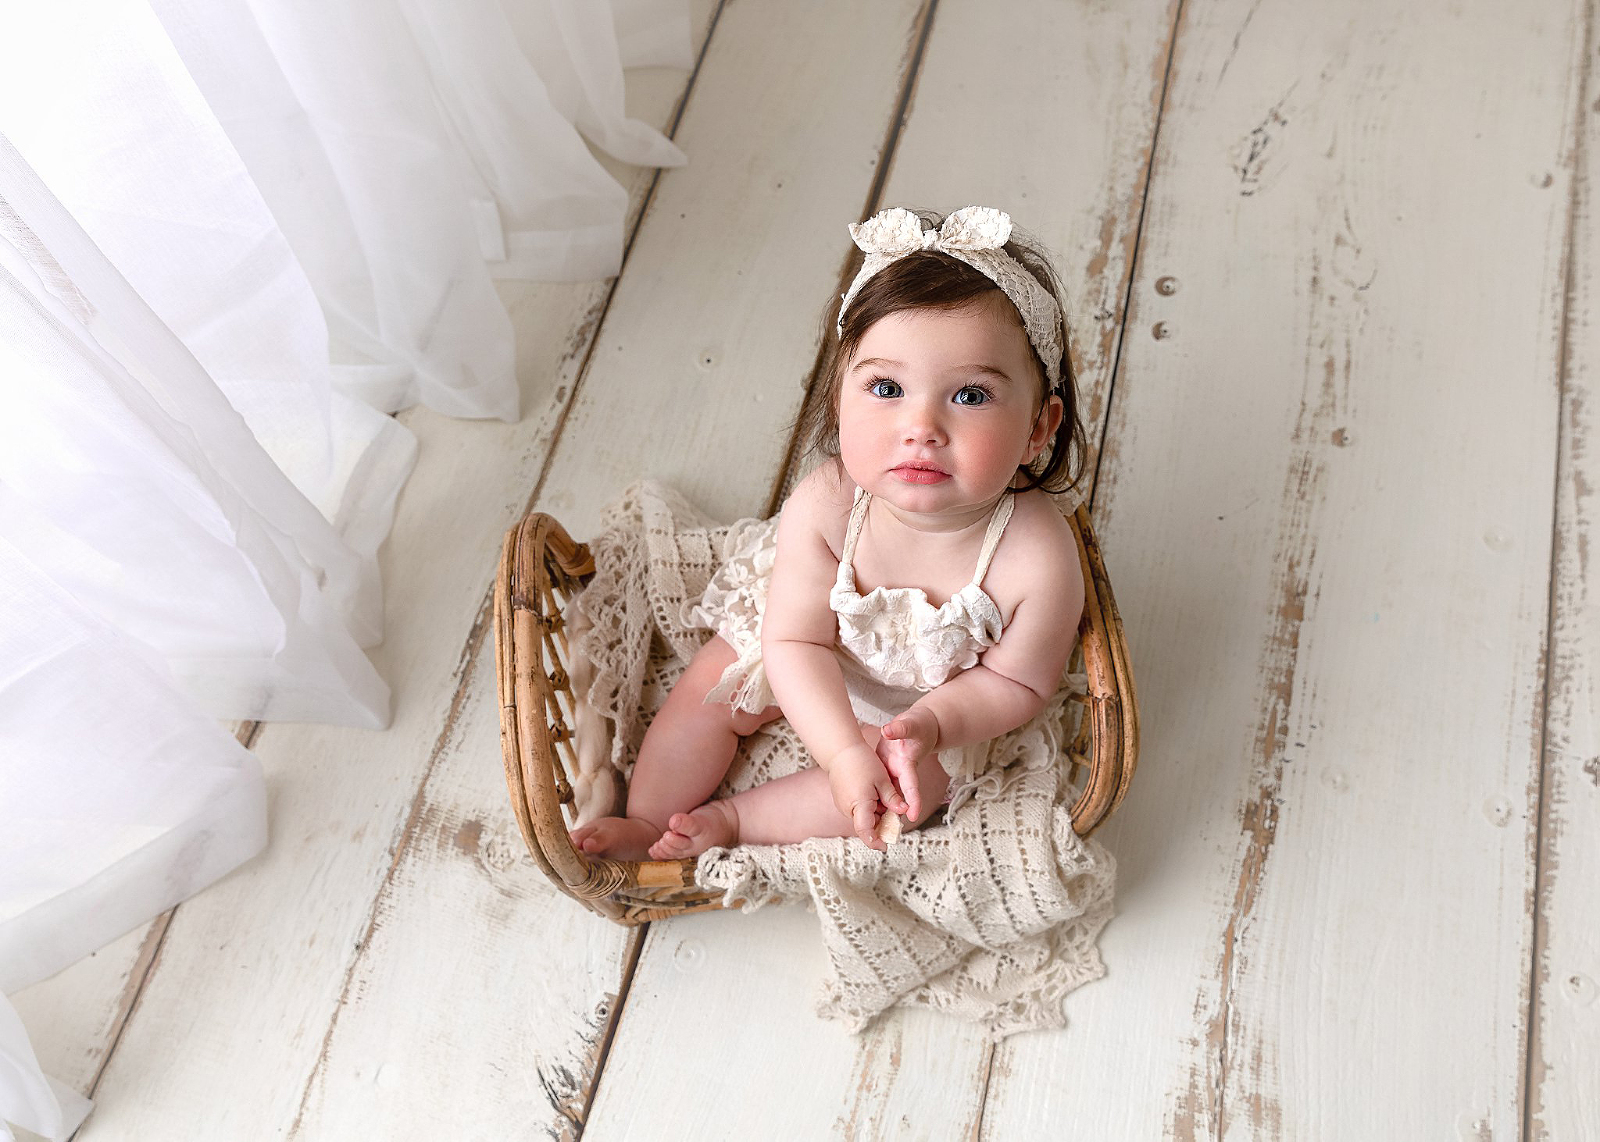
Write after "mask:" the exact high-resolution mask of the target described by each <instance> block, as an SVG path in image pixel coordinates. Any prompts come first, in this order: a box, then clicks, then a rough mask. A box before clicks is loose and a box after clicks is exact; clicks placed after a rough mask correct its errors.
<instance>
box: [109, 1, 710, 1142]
mask: <svg viewBox="0 0 1600 1142" xmlns="http://www.w3.org/2000/svg"><path fill="white" fill-rule="evenodd" d="M714 9H715V4H714V2H712V0H702V2H699V3H697V4H696V5H695V7H694V11H695V19H696V26H697V27H698V28H699V29H700V32H699V34H700V36H701V37H702V38H703V37H704V35H705V32H706V29H707V28H708V26H709V23H710V18H711V15H712V13H713V11H714ZM687 80H688V75H687V74H686V73H685V72H683V71H679V70H665V69H664V70H661V71H659V72H654V73H638V74H635V75H631V76H630V79H629V109H630V114H632V115H634V116H636V117H639V118H642V119H644V120H646V121H649V122H654V123H656V124H657V125H662V126H664V125H665V124H666V123H667V122H668V120H669V118H670V116H671V114H672V112H673V109H674V107H675V105H676V104H677V102H678V100H679V99H680V97H681V95H682V92H683V91H684V88H685V85H686V83H687ZM621 173H622V174H623V177H624V178H625V180H626V181H627V182H628V183H629V184H631V194H632V202H633V206H632V211H633V212H634V213H635V214H636V213H637V211H638V209H639V208H640V206H641V204H642V201H643V197H644V193H645V191H646V190H647V189H648V187H649V185H650V183H651V181H652V179H653V177H654V173H655V172H653V171H649V170H637V169H633V168H622V172H621ZM505 289H506V296H507V298H508V302H509V304H510V308H511V312H512V318H513V322H514V324H515V327H516V329H517V336H518V362H519V375H520V377H521V379H522V383H523V407H524V408H525V409H528V410H530V411H529V412H528V414H527V415H525V417H524V419H523V421H522V422H521V423H520V424H517V425H503V424H499V423H490V422H479V421H454V420H449V419H446V418H442V417H438V416H435V415H433V414H431V413H429V412H428V411H427V410H425V409H413V410H410V411H408V412H406V413H404V414H402V417H401V419H402V420H403V421H404V422H405V423H406V424H407V426H408V427H410V428H411V429H412V430H413V431H414V432H416V433H417V435H418V437H419V440H420V445H421V447H420V452H419V459H418V464H417V469H416V471H415V473H414V474H413V476H412V479H411V481H410V482H409V483H408V485H407V487H406V489H405V491H404V493H403V494H402V496H401V497H400V501H399V504H398V508H397V516H396V522H395V527H394V531H393V533H392V534H391V537H390V539H389V541H388V542H387V544H386V545H385V548H384V550H383V552H382V560H383V574H384V589H385V608H386V615H385V632H386V638H385V641H384V643H383V645H382V646H381V647H379V648H377V650H375V651H374V652H373V657H374V659H375V661H376V663H377V665H378V668H379V670H380V671H381V672H382V673H383V674H384V676H385V678H386V679H388V680H389V682H390V684H391V686H392V687H393V691H394V697H395V711H396V716H395V722H394V725H393V726H392V727H391V728H390V729H389V730H388V731H386V732H384V733H369V732H362V731H352V730H343V729H337V728H331V727H326V726H300V725H288V724H274V725H269V726H266V727H264V728H263V729H262V731H261V733H260V735H259V737H258V739H257V741H256V743H255V749H256V752H257V754H258V755H259V756H260V757H261V759H262V762H263V766H264V768H265V770H266V772H267V774H268V781H269V787H270V789H271V792H272V804H271V814H272V821H273V827H272V830H271V838H270V842H269V848H268V851H267V852H266V853H265V854H263V855H262V856H261V857H259V858H257V859H256V860H255V861H253V862H251V863H250V864H248V865H246V866H245V867H243V868H241V869H240V870H238V871H237V872H235V873H234V874H232V875H230V876H229V877H227V878H225V879H224V880H223V881H222V882H220V883H219V884H217V885H215V886H213V887H212V888H210V889H208V890H207V891H206V892H204V893H202V894H200V895H199V896H198V897H196V898H195V899H194V900H192V901H190V902H189V903H187V904H185V905H183V906H182V907H181V908H179V909H178V911H177V913H176V915H175V916H174V918H173V922H172V926H171V928H170V930H169V931H168V934H167V938H166V940H165V942H164V944H163V947H162V951H161V955H160V957H159V960H158V962H157V965H156V967H155V968H154V970H153V971H152V972H151V973H150V977H149V981H148V984H147V986H146V990H145V992H144V994H143V996H142V997H141V999H140V1003H139V1005H138V1008H137V1010H136V1011H135V1013H134V1015H133V1018H132V1019H131V1020H130V1021H129V1025H128V1028H127V1030H126V1032H125V1034H124V1035H123V1038H122V1040H121V1042H120V1043H119V1044H118V1046H117V1050H116V1052H115V1054H114V1056H113V1058H112V1062H111V1064H110V1065H109V1067H108V1068H107V1069H106V1072H105V1076H104V1078H103V1080H102V1082H101V1085H100V1088H99V1090H98V1091H97V1092H96V1104H97V1105H96V1109H95V1111H94V1113H93V1115H92V1116H91V1117H90V1119H89V1121H88V1123H87V1124H86V1125H85V1127H84V1129H83V1130H82V1131H81V1132H80V1134H79V1139H80V1140H81V1142H95V1140H96V1139H101V1138H107V1139H110V1138H122V1137H191V1138H252V1137H261V1136H264V1135H281V1134H285V1133H287V1132H288V1131H289V1129H290V1126H291V1124H292V1123H293V1122H294V1120H295V1118H296V1116H297V1114H299V1112H300V1108H301V1104H302V1100H303V1098H304V1096H305V1091H306V1088H307V1084H308V1083H309V1082H311V1081H312V1079H313V1076H314V1072H315V1068H316V1066H317V1063H318V1060H319V1057H320V1053H321V1051H322V1048H323V1042H324V1039H325V1037H326V1036H327V1035H328V1033H329V1028H330V1026H332V1025H333V1023H334V1021H335V1019H336V1016H337V1013H338V1012H339V1010H340V1003H341V999H342V996H343V993H344V987H345V984H346V978H347V975H349V974H351V973H352V972H353V971H354V970H355V967H356V965H357V963H358V958H359V957H358V954H357V953H358V943H359V942H360V941H362V940H363V939H364V938H365V937H366V934H367V931H368V928H369V924H370V922H371V916H372V912H373V908H374V904H375V901H376V900H377V899H378V898H379V896H380V893H382V891H383V886H384V884H385V880H386V876H387V874H388V872H389V870H390V867H391V862H392V858H393V856H394V855H395V850H396V849H397V848H398V846H400V844H401V843H402V841H403V839H404V838H405V837H406V836H407V835H408V834H407V832H406V822H407V820H408V817H409V816H410V815H411V814H412V812H413V810H414V808H416V806H415V799H416V798H417V796H418V790H419V785H421V784H422V783H423V781H424V780H425V777H426V775H427V774H428V773H429V772H432V771H434V770H435V769H436V768H447V767H448V765H449V763H450V761H451V750H452V748H455V747H453V746H452V739H451V736H450V727H451V726H452V724H453V720H458V719H459V717H460V713H459V712H458V710H457V708H456V707H457V703H458V695H459V690H460V684H461V678H460V675H461V673H462V671H463V670H464V669H465V668H466V666H467V665H468V664H467V663H466V662H462V661H459V658H460V657H461V655H462V647H463V646H465V645H468V644H469V643H470V640H471V639H472V638H473V637H475V636H474V635H473V631H474V626H475V624H477V623H478V622H479V621H480V619H482V618H483V615H484V606H485V595H486V591H487V588H488V585H489V583H490V582H491V580H492V577H493V571H494V565H495V561H496V559H497V558H498V555H499V548H500V538H501V535H502V534H503V532H504V530H505V528H506V527H508V526H509V525H510V524H511V523H512V522H513V521H514V520H515V519H516V518H518V517H519V516H520V515H521V513H522V511H523V509H524V507H525V504H526V499H527V495H528V490H529V489H530V488H531V487H532V485H533V483H534V482H535V480H536V479H537V476H538V473H539V470H540V468H541V466H542V464H543V462H544V460H545V457H546V455H547V452H548V448H549V444H550V439H551V435H552V432H553V430H554V427H555V425H556V423H557V420H558V416H559V412H560V409H561V407H563V406H564V405H565V404H566V403H567V402H568V400H569V398H570V394H571V391H572V387H573V383H574V381H575V378H576V375H577V372H578V369H579V367H580V365H581V364H582V361H583V358H584V353H585V351H586V349H587V347H588V345H589V343H590V342H591V341H592V339H593V336H594V326H595V318H596V317H597V315H598V313H599V310H600V307H601V306H602V305H603V303H604V300H605V298H606V296H607V294H608V293H609V290H610V285H609V283H603V282H601V283H586V284H582V285H522V284H515V285H514V284H511V283H507V284H506V287H505ZM477 637H482V638H483V641H484V643H485V644H486V643H487V642H488V639H487V637H486V632H484V631H479V632H478V636H477ZM475 676H476V678H477V679H478V680H480V681H481V680H482V679H484V677H485V675H484V673H483V671H482V670H479V671H477V672H476V675H475ZM489 677H490V681H487V682H482V685H483V687H484V692H485V693H488V692H491V691H492V689H493V684H492V670H491V671H490V672H489ZM495 717H496V715H495V712H494V711H493V709H492V707H491V709H490V710H489V711H488V714H487V718H488V724H489V725H490V726H493V725H494V722H495ZM471 740H473V741H475V742H476V741H477V740H478V739H477V738H476V737H474V738H472V739H471ZM480 748H483V749H486V751H487V752H485V753H484V754H483V760H484V763H485V764H486V765H488V766H489V767H490V768H491V770H493V771H495V772H498V768H499V761H498V756H499V749H498V745H497V744H496V743H495V741H494V737H493V734H492V733H491V734H490V736H489V738H488V741H487V745H486V746H482V747H480ZM495 806H496V808H497V809H504V808H505V804H504V790H503V787H502V789H501V792H500V799H499V800H498V801H496V802H495ZM498 821H499V819H498V818H496V823H497V824H496V827H498ZM489 835H490V836H491V837H492V836H493V833H492V831H491V833H490V834H489ZM525 891H527V892H529V893H530V894H532V893H535V892H536V891H537V889H536V888H535V887H534V886H531V885H530V886H528V887H527V888H526V889H525ZM552 915H553V916H554V917H555V918H556V921H555V922H553V923H551V922H547V923H546V924H545V925H544V927H543V928H542V929H541V933H542V934H541V937H540V938H541V939H542V940H545V941H548V943H547V944H546V945H544V946H547V947H549V948H550V949H551V954H550V956H548V957H546V959H545V964H544V967H545V970H549V971H553V972H555V971H559V972H565V973H571V974H572V976H573V978H574V979H575V980H576V981H579V982H580V983H581V984H585V985H587V987H588V989H589V990H588V993H587V994H584V995H583V996H582V997H581V999H579V1000H577V1001H575V1002H573V1003H572V1004H570V1005H569V1006H568V1007H567V1008H566V1009H565V1010H564V1011H562V1012H557V1011H554V1010H550V1011H547V1012H545V1014H546V1016H547V1018H546V1019H545V1020H544V1022H543V1023H542V1024H541V1025H540V1028H539V1034H540V1036H541V1046H542V1048H543V1050H544V1052H545V1054H546V1059H547V1062H548V1065H550V1066H551V1067H552V1069H556V1068H560V1067H566V1068H567V1069H568V1070H572V1071H581V1070H582V1066H583V1064H584V1061H585V1060H587V1059H588V1058H589V1057H590V1056H591V1055H592V1053H593V1044H594V1040H595V1030H594V1028H593V1027H592V1026H591V1024H590V1020H589V1015H590V1012H591V1011H592V1009H593V1007H594V1005H595V1003H596V1002H597V1001H598V997H599V996H600V995H602V994H603V992H604V989H605V987H606V986H610V987H611V988H612V989H615V986H616V980H617V979H618V978H619V977H620V974H621V969H622V961H623V950H624V947H625V945H626V935H625V934H624V933H621V932H620V931H609V930H608V931H607V932H606V933H605V936H604V939H605V941H606V943H607V946H606V949H605V950H603V951H602V950H597V949H595V948H591V947H589V944H588V942H589V941H590V940H591V939H592V938H593V937H592V933H591V930H590V929H589V928H588V927H587V926H585V927H584V928H583V929H582V931H580V932H574V933H571V934H570V936H569V935H568V934H567V933H566V930H565V929H563V928H562V927H561V926H560V923H559V918H560V916H561V913H560V912H559V911H555V912H553V913H552ZM456 935H465V933H446V932H441V933H440V934H439V938H440V939H442V940H449V939H452V938H454V936H456ZM503 938H504V939H507V940H512V941H514V942H515V944H516V945H517V946H520V947H522V948H523V949H524V951H525V952H526V953H527V954H528V958H529V959H531V960H536V959H537V953H536V952H529V951H528V945H529V944H530V943H531V941H529V940H527V939H526V938H525V937H524V936H523V934H522V933H520V932H517V931H509V932H506V933H503ZM526 962H527V961H526V960H525V963H526ZM601 967H603V968H604V970H598V969H600V968H601ZM607 980H609V981H610V982H609V985H608V984H607V982H606V981H607ZM516 986H520V987H521V988H522V989H523V993H524V994H526V992H527V990H528V989H529V988H532V987H534V986H536V981H535V980H533V979H530V978H528V977H520V978H519V980H518V981H517V983H516ZM412 1002H414V1003H415V1004H416V1005H418V1006H426V1005H427V1003H428V1001H427V999H426V998H419V999H417V1000H414V1001H412ZM450 1006H452V1004H451V1003H450V1002H448V1001H446V1002H445V1004H444V1007H445V1009H448V1008H449V1007H450ZM456 1061H458V1062H459V1061H460V1060H459V1057H458V1058H457V1060H456ZM521 1080H522V1073H521V1071H520V1070H519V1071H518V1078H517V1081H518V1082H521ZM355 1089H359V1088H355ZM223 1092H226V1094H224V1093H223ZM433 1097H434V1101H433V1102H432V1103H431V1105H430V1108H429V1114H431V1115H432V1116H433V1117H434V1118H435V1119H436V1120H437V1121H438V1122H453V1121H456V1119H454V1118H450V1117H445V1116H446V1115H447V1114H448V1115H454V1114H457V1113H458V1108H456V1107H455V1106H453V1105H452V1104H451V1102H450V1100H449V1098H448V1088H447V1087H441V1088H437V1089H435V1090H434V1091H433ZM559 1110H560V1108H558V1107H555V1106H551V1105H549V1104H548V1103H547V1104H546V1105H545V1106H544V1107H543V1110H542V1113H541V1115H540V1116H539V1117H537V1118H536V1119H535V1120H534V1122H532V1123H529V1121H528V1120H527V1119H526V1118H524V1119H522V1120H521V1121H522V1122H523V1123H524V1124H525V1125H529V1126H530V1127H532V1128H537V1127H538V1122H539V1121H541V1120H542V1121H543V1122H546V1123H556V1124H558V1123H559V1120H560V1115H559ZM426 1117H427V1116H424V1118H426ZM413 1125H414V1126H417V1127H419V1128H420V1127H421V1126H422V1125H423V1123H422V1122H420V1121H417V1120H414V1121H413Z"/></svg>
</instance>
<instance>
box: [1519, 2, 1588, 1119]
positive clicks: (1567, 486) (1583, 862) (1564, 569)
mask: <svg viewBox="0 0 1600 1142" xmlns="http://www.w3.org/2000/svg"><path fill="white" fill-rule="evenodd" d="M1589 18H1590V21H1591V24H1590V29H1589V34H1588V37H1587V40H1585V39H1583V38H1578V39H1577V40H1576V43H1577V44H1579V45H1582V44H1584V43H1585V42H1586V43H1587V45H1588V52H1587V59H1581V60H1576V61H1575V74H1574V76H1573V83H1572V87H1573V99H1572V103H1571V107H1572V110H1571V113H1570V115H1571V121H1570V129H1571V130H1572V131H1573V133H1574V136H1575V137H1576V138H1577V139H1578V142H1577V144H1576V147H1575V154H1574V168H1573V171H1572V174H1573V177H1574V179H1575V183H1574V185H1573V188H1572V190H1573V194H1574V196H1575V198H1574V205H1575V208H1576V213H1575V218H1574V224H1573V228H1572V233H1571V236H1570V238H1569V240H1568V246H1567V257H1568V258H1569V259H1570V264H1569V265H1568V269H1567V277H1568V282H1565V283H1560V284H1562V285H1563V286H1567V285H1568V284H1569V283H1570V286H1569V289H1564V290H1563V291H1562V292H1563V293H1564V294H1565V296H1564V298H1563V299H1562V300H1563V302H1564V306H1565V331H1564V332H1565V345H1566V376H1565V383H1564V402H1563V417H1562V426H1561V428H1562V438H1561V468H1560V473H1559V477H1560V478H1559V480H1558V482H1557V485H1556V544H1555V558H1556V568H1555V576H1556V577H1555V590H1554V592H1553V603H1554V615H1553V618H1552V622H1551V647H1550V671H1549V686H1550V713H1549V724H1548V726H1547V728H1546V733H1545V751H1544V753H1545V756H1544V765H1545V778H1544V779H1545V815H1544V818H1543V830H1542V832H1543V837H1542V844H1541V853H1540V855H1541V864H1542V883H1541V892H1540V895H1539V898H1538V910H1539V922H1540V937H1541V939H1540V941H1539V946H1538V948H1537V956H1536V959H1535V961H1534V973H1535V983H1536V992H1535V998H1536V1000H1537V1003H1536V1006H1535V1008H1534V1011H1533V1016H1532V1019H1531V1023H1532V1031H1531V1039H1532V1043H1531V1051H1532V1065H1531V1067H1530V1068H1529V1076H1530V1079H1531V1089H1530V1090H1529V1096H1528V1097H1529V1104H1530V1110H1531V1114H1530V1119H1531V1122H1532V1127H1533V1129H1532V1130H1531V1132H1530V1133H1529V1135H1528V1137H1529V1138H1530V1139H1537V1140H1540V1142H1544V1140H1548V1142H1559V1140H1560V1139H1563V1138H1582V1137H1585V1136H1587V1135H1590V1134H1593V1133H1594V1132H1595V1130H1596V1129H1597V1124H1600V1082H1596V1081H1595V1071H1596V1065H1597V1060H1600V932H1597V931H1596V928H1595V923H1594V918H1595V917H1596V916H1597V915H1600V217H1597V214H1596V201H1595V187H1596V185H1597V183H1600V107H1596V106H1595V104H1596V102H1597V100H1600V26H1597V25H1600V11H1597V10H1596V9H1595V8H1594V6H1592V5H1591V8H1590V16H1589ZM1585 69H1587V72H1588V75H1587V82H1586V83H1584V84H1582V85H1580V83H1579V80H1580V79H1581V78H1583V76H1582V73H1583V71H1584V70H1585ZM1555 284H1556V283H1551V285H1552V286H1554V285H1555Z"/></svg>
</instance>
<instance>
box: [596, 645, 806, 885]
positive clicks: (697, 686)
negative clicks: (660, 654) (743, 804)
mask: <svg viewBox="0 0 1600 1142" xmlns="http://www.w3.org/2000/svg"><path fill="white" fill-rule="evenodd" d="M735 657H736V655H735V654H734V651H733V647H731V646H729V645H728V643H727V641H726V640H724V639H722V638H720V637H717V636H712V638H711V641H709V642H707V643H706V644H705V646H703V647H701V649H700V653H698V654H697V655H695V657H694V660H693V661H692V662H690V663H689V666H688V669H686V670H685V671H684V672H683V675H682V677H680V678H679V679H678V682H677V684H676V685H674V686H673V688H672V692H671V693H670V694H668V695H667V700H666V701H665V702H664V703H662V706H661V709H660V710H659V711H658V712H657V713H656V716H655V718H654V719H653V720H652V721H651V723H650V729H649V730H648V732H646V734H645V738H644V742H643V743H642V744H641V745H640V747H639V760H638V761H637V762H635V763H634V767H633V777H632V779H631V780H630V781H629V782H628V804H627V814H628V815H627V816H626V817H602V818H600V819H599V820H598V821H593V822H591V823H589V824H587V825H583V826H580V827H578V828H576V829H573V830H572V832H571V834H570V835H571V837H572V843H573V845H574V846H576V847H577V848H578V849H579V851H581V852H586V853H595V854H603V855H605V856H609V857H615V858H617V859H618V860H643V859H644V858H645V856H646V855H647V853H648V850H649V849H650V846H651V845H652V844H653V843H654V842H655V841H656V840H658V839H659V838H660V837H661V835H662V834H663V833H664V832H665V831H666V828H667V822H668V821H669V820H670V819H671V818H672V816H673V814H675V813H680V812H682V811H684V810H687V809H693V808H694V807H695V806H697V805H703V804H705V801H706V798H708V797H710V796H711V794H712V793H713V792H714V791H715V790H716V788H717V786H718V785H719V784H720V783H721V781H722V778H723V775H724V774H726V773H727V772H728V766H729V765H731V764H732V763H733V754H734V750H735V749H736V748H737V747H738V744H739V737H740V735H741V734H746V733H750V732H752V731H753V730H754V729H755V728H756V727H757V726H759V725H762V724H764V723H765V722H769V721H771V720H773V719H774V718H776V717H777V716H778V710H777V707H775V706H774V707H771V708H770V709H769V710H768V711H765V712H763V713H762V714H730V711H729V708H728V706H727V705H726V704H725V703H722V702H712V703H707V702H706V700H705V697H706V694H707V693H708V692H709V691H710V690H711V688H712V687H713V686H715V685H716V684H717V682H718V681H719V680H720V679H721V677H722V672H723V671H724V670H725V669H727V667H728V666H729V665H730V664H731V663H732V662H733V661H734V659H735Z"/></svg>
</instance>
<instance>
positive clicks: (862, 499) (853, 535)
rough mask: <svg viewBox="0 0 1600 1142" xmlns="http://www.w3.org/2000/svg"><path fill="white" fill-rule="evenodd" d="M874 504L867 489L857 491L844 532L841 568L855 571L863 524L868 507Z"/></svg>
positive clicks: (840, 557)
mask: <svg viewBox="0 0 1600 1142" xmlns="http://www.w3.org/2000/svg"><path fill="white" fill-rule="evenodd" d="M871 502H872V493H871V492H869V491H867V490H866V489H865V488H859V487H858V488H857V489H856V502H855V506H854V507H852V508H851V509H850V524H849V526H848V527H846V528H845V532H844V553H843V554H842V555H840V556H839V566H841V567H849V568H850V569H851V570H852V571H853V570H855V561H856V540H857V539H859V538H860V537H861V524H862V523H863V522H864V521H865V520H866V518H867V505H868V504H869V503H871Z"/></svg>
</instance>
